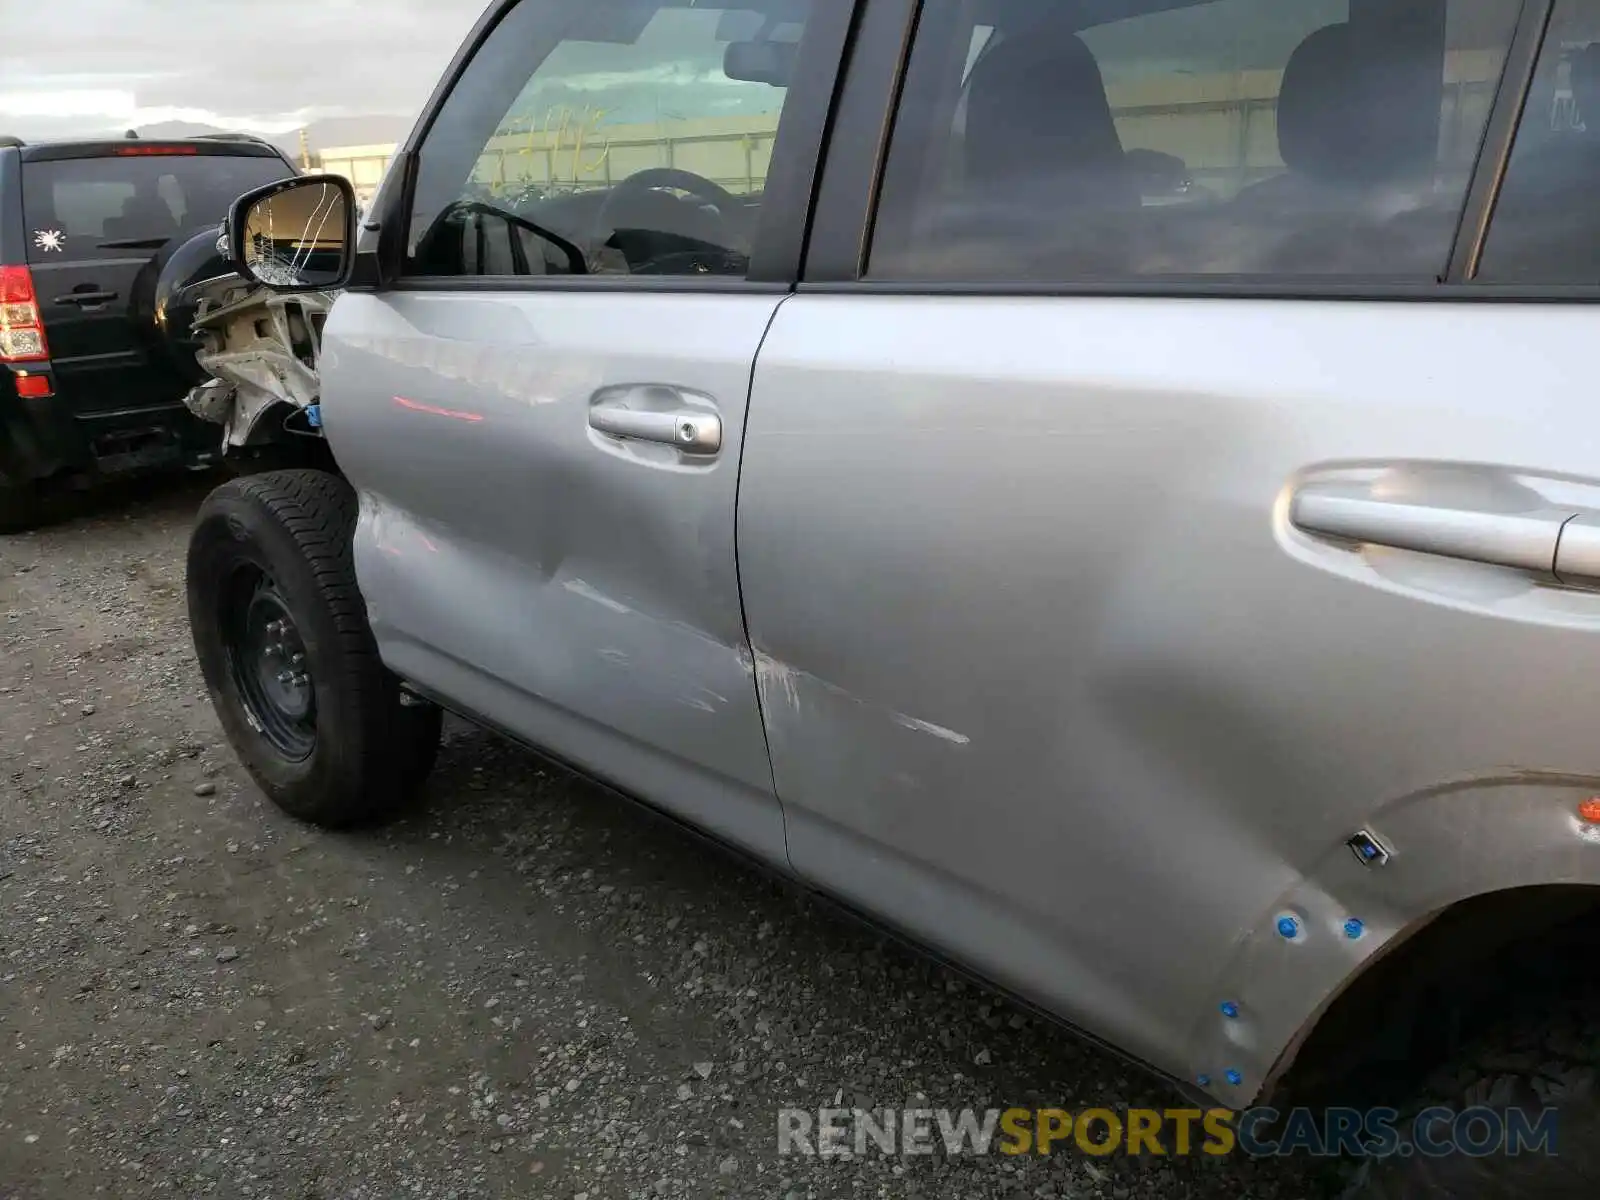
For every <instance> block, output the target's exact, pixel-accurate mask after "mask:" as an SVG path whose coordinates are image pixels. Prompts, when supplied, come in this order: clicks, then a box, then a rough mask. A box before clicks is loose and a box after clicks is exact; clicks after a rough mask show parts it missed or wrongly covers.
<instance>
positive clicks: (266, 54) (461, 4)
mask: <svg viewBox="0 0 1600 1200" xmlns="http://www.w3.org/2000/svg"><path fill="white" fill-rule="evenodd" d="M486 6H487V0H0V134H11V135H14V136H17V137H21V138H24V139H27V140H41V139H45V138H50V137H63V136H76V135H80V134H93V133H104V132H115V133H120V132H122V131H123V130H126V129H129V128H138V127H141V126H147V125H154V124H159V123H162V122H169V121H182V122H187V123H196V124H203V125H213V126H217V127H220V128H227V129H247V130H249V131H251V132H256V133H262V134H268V135H282V134H285V133H289V132H291V131H293V130H296V129H299V128H302V127H304V126H306V125H309V124H311V123H313V122H315V121H317V120H319V119H322V118H327V117H346V116H366V115H372V114H389V115H394V116H404V117H411V116H414V115H415V114H416V112H417V110H419V109H420V108H421V107H422V104H423V102H424V101H425V100H426V99H427V97H428V95H429V93H430V92H431V91H432V89H433V86H434V84H435V82H437V80H438V78H439V76H440V75H441V74H442V73H443V71H444V68H445V66H446V65H447V64H448V63H449V61H450V58H451V57H452V56H453V55H454V53H455V51H456V48H457V47H458V46H459V45H460V43H461V42H462V40H463V39H464V38H465V37H466V34H467V31H468V30H469V29H470V28H471V27H472V24H473V22H474V21H476V20H477V18H478V16H479V15H480V14H481V12H482V11H483V9H484V8H485V7H486Z"/></svg>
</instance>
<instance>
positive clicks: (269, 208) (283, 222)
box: [227, 175, 356, 292]
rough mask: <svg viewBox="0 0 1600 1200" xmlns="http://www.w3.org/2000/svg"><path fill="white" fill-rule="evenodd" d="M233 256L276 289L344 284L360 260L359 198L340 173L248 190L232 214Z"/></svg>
mask: <svg viewBox="0 0 1600 1200" xmlns="http://www.w3.org/2000/svg"><path fill="white" fill-rule="evenodd" d="M227 231H228V257H229V259H230V260H231V265H232V266H233V269H234V270H235V271H237V272H238V273H239V274H240V275H242V276H243V277H244V278H246V279H249V280H251V281H252V282H254V283H259V284H261V285H262V286H264V287H269V288H271V289H272V290H273V291H275V292H323V291H331V290H334V289H336V288H342V287H344V285H345V284H346V283H348V282H349V280H350V271H351V268H352V267H353V265H354V263H355V248H356V196H355V190H354V189H353V188H352V187H351V186H350V183H349V181H348V180H346V179H343V178H341V177H339V176H337V175H302V176H299V177H297V178H294V179H285V180H281V181H279V182H277V183H271V184H268V185H267V186H266V187H261V188H257V189H256V190H255V191H253V192H247V193H246V194H245V195H243V196H241V197H239V199H238V200H237V201H235V202H234V205H233V212H232V213H231V214H230V215H229V217H228V225H227Z"/></svg>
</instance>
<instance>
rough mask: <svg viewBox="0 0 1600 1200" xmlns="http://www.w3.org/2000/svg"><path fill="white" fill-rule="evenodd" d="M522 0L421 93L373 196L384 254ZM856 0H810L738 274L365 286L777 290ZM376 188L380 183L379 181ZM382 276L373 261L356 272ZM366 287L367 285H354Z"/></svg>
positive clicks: (489, 17) (477, 34) (798, 233)
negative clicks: (416, 112)
mask: <svg viewBox="0 0 1600 1200" xmlns="http://www.w3.org/2000/svg"><path fill="white" fill-rule="evenodd" d="M522 2H523V0H497V2H496V3H495V4H494V5H493V6H491V7H490V8H489V10H488V11H486V12H485V13H484V14H483V16H482V17H480V18H479V20H478V23H477V25H475V26H474V27H473V29H472V32H471V33H470V34H469V35H468V37H467V40H466V41H465V42H463V43H462V46H461V48H460V49H459V50H457V51H456V56H455V58H454V59H452V60H451V63H450V66H449V68H448V69H447V70H446V71H445V74H444V76H443V78H441V79H440V81H439V83H438V85H437V86H436V87H435V88H434V90H433V94H432V95H431V96H430V97H429V98H428V103H427V107H426V108H424V109H423V112H422V115H421V117H420V118H419V119H418V121H417V123H416V125H415V126H414V127H413V128H412V130H411V134H410V136H409V137H407V139H406V141H405V144H404V146H403V147H402V149H401V150H400V152H399V153H398V154H397V155H396V156H395V158H396V163H395V164H394V165H395V166H399V167H400V168H401V172H402V174H401V177H400V179H398V180H396V181H395V182H396V183H397V184H398V185H399V186H398V187H396V188H394V189H393V195H394V200H393V201H387V200H386V198H385V202H384V203H383V209H384V211H383V213H382V219H381V221H380V222H372V223H369V224H368V225H367V226H366V227H365V228H366V229H367V230H368V231H369V232H372V231H374V229H373V226H374V224H378V225H389V226H390V228H387V229H382V228H380V229H379V230H377V232H379V233H380V234H381V237H380V239H379V248H378V250H377V254H378V255H379V256H380V257H384V258H385V260H386V261H387V259H389V258H392V257H393V256H394V255H395V253H396V250H397V248H398V251H399V253H403V252H404V246H405V244H406V240H407V238H408V237H409V236H410V222H411V215H412V201H413V199H414V195H415V190H416V184H417V173H418V166H419V165H420V162H421V153H422V149H423V147H424V145H425V144H426V142H427V139H428V137H429V136H430V135H431V134H432V132H433V127H434V124H435V122H436V121H437V120H438V118H439V113H440V111H441V110H442V109H443V108H444V105H445V103H446V102H447V101H448V100H449V98H450V96H451V94H452V93H453V92H454V91H455V89H456V87H457V86H458V85H459V84H460V82H461V80H462V79H463V78H464V77H465V75H466V73H467V70H468V69H469V68H470V66H471V64H472V62H473V60H474V59H475V58H476V57H477V56H478V53H479V52H480V51H481V50H482V49H483V46H484V44H485V43H486V42H487V41H488V40H489V38H490V37H492V36H493V35H494V33H495V31H496V30H497V29H498V28H499V27H500V25H501V23H502V22H503V21H504V20H505V19H506V18H507V17H508V16H510V14H511V12H512V10H513V9H515V8H516V6H517V5H518V4H519V3H522ZM864 3H866V0H816V7H815V9H814V11H813V13H812V14H811V16H810V17H809V18H808V19H807V28H806V34H805V38H804V40H803V42H802V43H801V54H800V58H799V61H798V63H797V64H796V68H795V82H794V83H793V84H792V85H791V86H790V88H789V89H788V93H787V95H786V96H785V97H784V105H783V114H782V116H781V118H780V119H779V121H778V132H777V137H776V138H775V139H774V142H773V147H772V160H771V164H770V165H769V167H768V168H767V187H766V190H765V191H764V192H763V198H762V206H761V207H762V211H761V215H760V221H759V224H758V225H757V232H756V238H755V242H754V244H753V246H752V247H751V254H750V267H749V271H748V273H747V274H746V276H745V277H744V278H743V279H739V278H736V277H732V276H695V275H535V276H518V275H456V276H434V277H407V276H404V275H401V274H400V273H399V272H398V271H396V272H395V273H394V275H393V276H392V277H390V278H387V279H384V280H383V282H382V283H379V284H377V285H376V286H374V287H371V289H370V290H375V291H382V292H406V291H415V292H544V291H600V292H606V291H634V292H758V293H764V292H772V291H778V292H786V291H788V290H790V289H791V288H792V287H793V286H794V284H795V283H796V282H797V281H798V279H799V277H800V264H801V258H802V254H803V252H804V247H805V241H806V236H807V232H808V228H809V223H810V219H811V213H812V207H813V201H814V198H815V188H816V175H817V172H818V164H819V163H820V162H821V160H822V153H823V149H824V146H825V144H826V142H827V139H828V134H829V132H830V129H831V121H832V116H833V112H834V99H835V92H836V89H837V87H838V85H839V82H840V79H841V76H842V74H843V63H844V61H845V57H846V54H847V52H848V49H849V44H850V40H851V38H852V36H853V34H854V30H855V18H856V12H857V10H858V9H859V8H860V6H861V5H862V4H864ZM383 190H384V191H389V190H390V189H389V188H388V187H387V186H386V187H385V188H384V189H383ZM363 274H364V276H365V277H366V278H382V275H383V273H382V272H381V269H380V271H376V272H367V273H363ZM363 290H367V289H363Z"/></svg>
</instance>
